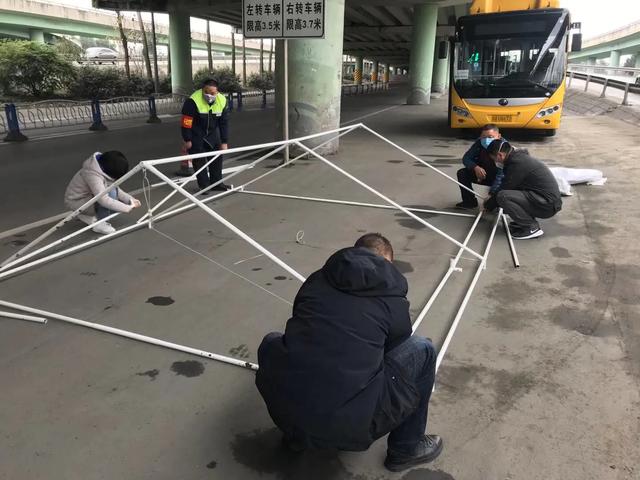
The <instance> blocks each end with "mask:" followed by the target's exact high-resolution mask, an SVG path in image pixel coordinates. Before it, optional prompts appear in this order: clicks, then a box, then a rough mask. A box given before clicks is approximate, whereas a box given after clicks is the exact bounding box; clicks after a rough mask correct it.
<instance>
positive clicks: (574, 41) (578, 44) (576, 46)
mask: <svg viewBox="0 0 640 480" xmlns="http://www.w3.org/2000/svg"><path fill="white" fill-rule="evenodd" d="M580 50H582V34H581V33H574V34H573V37H572V38H571V51H572V52H579V51H580Z"/></svg>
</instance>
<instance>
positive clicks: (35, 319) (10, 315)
mask: <svg viewBox="0 0 640 480" xmlns="http://www.w3.org/2000/svg"><path fill="white" fill-rule="evenodd" d="M0 317H5V318H15V319H16V320H26V321H27V322H34V323H47V319H46V318H42V317H32V316H31V315H22V314H20V313H11V312H0Z"/></svg>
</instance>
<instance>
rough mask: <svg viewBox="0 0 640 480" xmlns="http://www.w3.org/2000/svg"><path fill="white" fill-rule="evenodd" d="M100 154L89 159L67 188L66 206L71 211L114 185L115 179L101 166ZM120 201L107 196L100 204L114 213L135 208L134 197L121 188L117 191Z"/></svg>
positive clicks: (126, 211)
mask: <svg viewBox="0 0 640 480" xmlns="http://www.w3.org/2000/svg"><path fill="white" fill-rule="evenodd" d="M99 155H100V152H96V153H94V154H93V155H91V156H90V157H89V158H87V159H86V160H85V161H84V163H83V164H82V168H81V169H80V171H78V172H77V173H76V174H75V175H74V176H73V178H72V179H71V181H70V182H69V185H68V186H67V190H66V191H65V193H64V204H65V205H66V206H67V208H69V209H71V210H76V209H78V208H80V207H81V206H82V205H84V204H85V203H87V202H88V201H89V200H91V199H92V198H93V197H95V196H96V195H97V194H99V193H100V192H102V191H104V190H105V189H107V188H108V187H110V186H111V184H113V182H114V179H113V178H111V177H110V176H109V175H107V174H106V173H105V172H104V171H103V170H102V168H101V167H100V164H99V163H98V157H99ZM117 193H118V199H117V200H116V199H114V198H111V197H110V196H109V195H107V194H106V193H105V195H103V196H102V198H100V200H98V202H97V203H98V204H99V205H101V206H103V207H104V208H107V209H109V210H111V211H114V212H121V213H128V212H130V211H131V209H132V208H133V207H132V205H131V201H132V197H131V195H129V194H128V193H127V192H125V191H124V190H122V189H121V188H118V189H117Z"/></svg>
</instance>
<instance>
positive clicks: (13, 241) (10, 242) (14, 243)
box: [4, 240, 29, 247]
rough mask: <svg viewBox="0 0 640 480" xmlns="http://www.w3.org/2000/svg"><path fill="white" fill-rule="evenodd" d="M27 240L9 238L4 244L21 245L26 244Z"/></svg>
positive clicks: (8, 245) (9, 245) (10, 245)
mask: <svg viewBox="0 0 640 480" xmlns="http://www.w3.org/2000/svg"><path fill="white" fill-rule="evenodd" d="M28 243H29V242H28V241H27V240H11V241H9V242H6V243H5V244H4V245H5V246H7V247H23V246H24V245H27V244H28Z"/></svg>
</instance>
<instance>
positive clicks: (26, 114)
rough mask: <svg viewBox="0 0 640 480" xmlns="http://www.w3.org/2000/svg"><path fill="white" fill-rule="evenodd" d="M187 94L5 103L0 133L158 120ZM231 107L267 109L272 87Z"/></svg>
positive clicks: (352, 88) (381, 87)
mask: <svg viewBox="0 0 640 480" xmlns="http://www.w3.org/2000/svg"><path fill="white" fill-rule="evenodd" d="M388 89H389V84H388V83H376V84H373V83H368V84H363V85H343V86H342V95H358V94H368V93H375V92H380V91H385V90H388ZM186 98H188V96H187V95H179V94H168V95H154V96H150V97H136V96H123V97H115V98H110V99H107V100H97V99H96V100H85V101H74V100H43V101H40V102H33V103H18V104H6V105H5V112H6V113H5V115H1V114H0V133H2V134H9V135H8V136H7V139H9V140H7V141H11V140H12V139H13V138H20V139H26V137H24V135H22V134H21V133H20V131H21V130H33V129H41V128H53V127H66V126H73V125H83V124H91V127H90V129H91V130H104V129H106V127H105V125H104V124H103V121H110V120H124V119H131V118H143V117H149V118H148V120H147V121H148V122H149V123H156V122H159V121H160V120H159V118H158V115H173V114H177V113H180V110H181V109H182V104H183V103H184V101H185V99H186ZM227 98H228V103H229V108H230V110H232V111H234V110H238V111H241V110H244V109H256V108H263V109H264V108H268V107H269V106H273V105H274V104H275V90H264V91H262V90H247V91H243V92H241V93H232V94H229V95H227Z"/></svg>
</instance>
